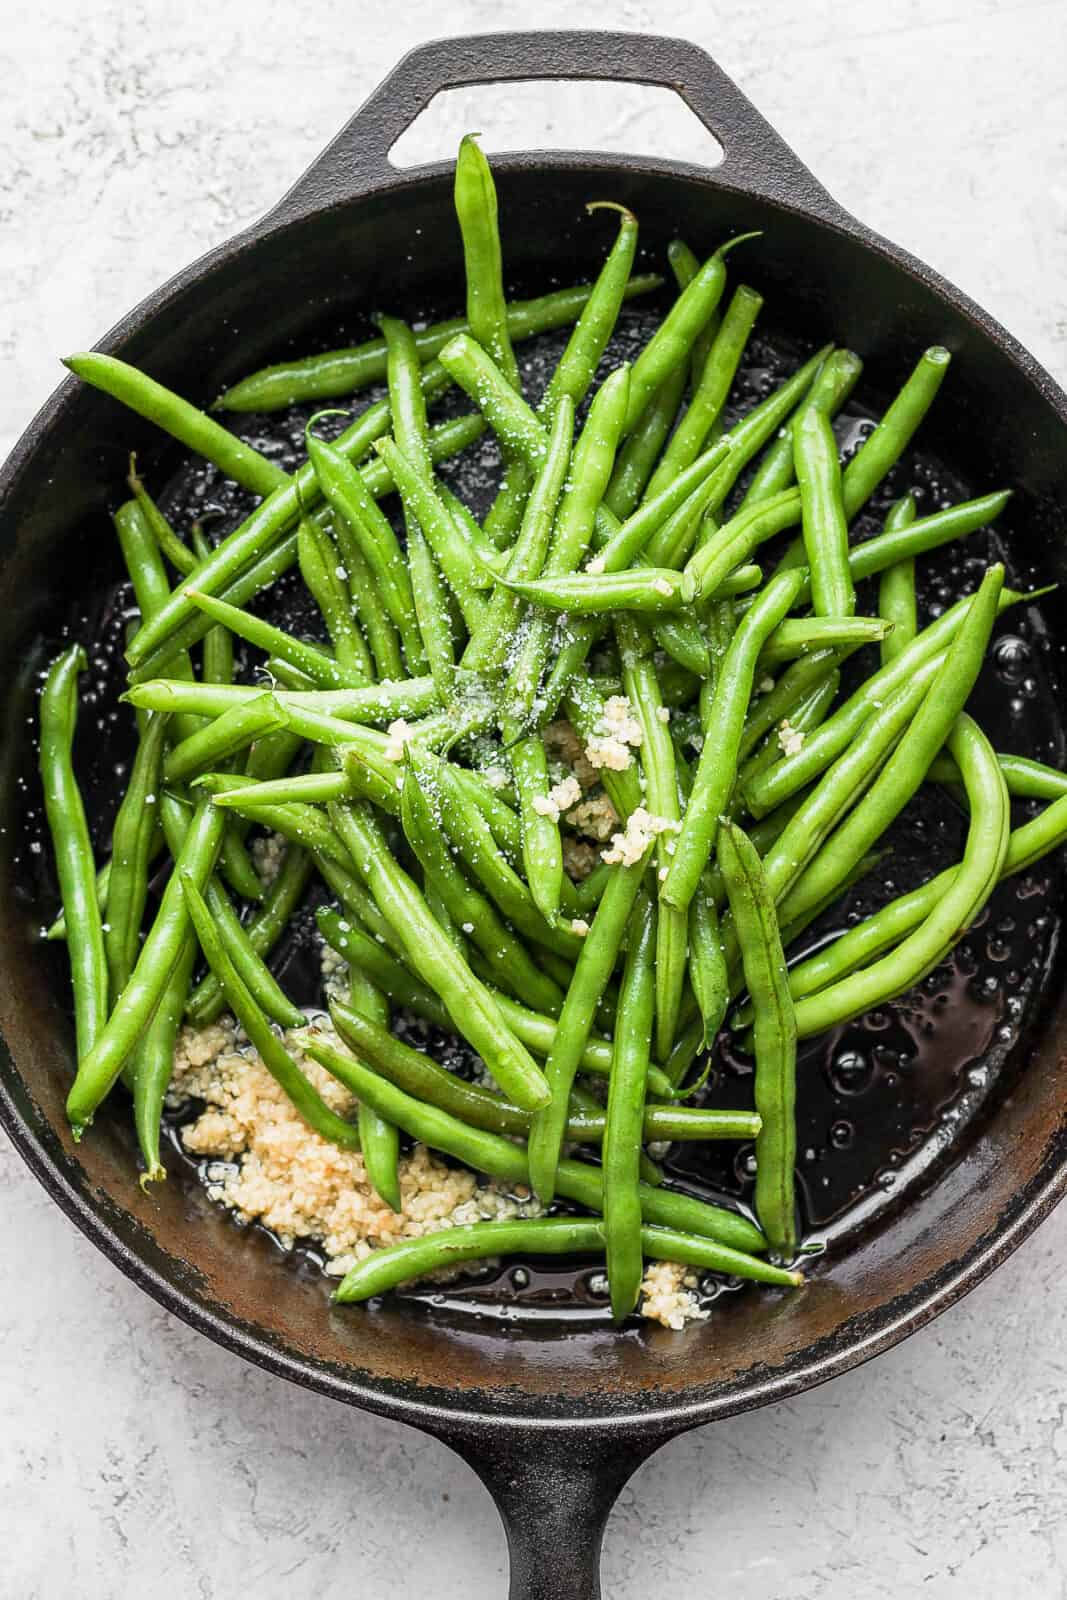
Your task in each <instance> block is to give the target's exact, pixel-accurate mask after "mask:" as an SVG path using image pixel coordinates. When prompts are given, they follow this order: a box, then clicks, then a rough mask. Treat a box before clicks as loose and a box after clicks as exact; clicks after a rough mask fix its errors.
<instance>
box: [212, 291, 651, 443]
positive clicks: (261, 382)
mask: <svg viewBox="0 0 1067 1600" xmlns="http://www.w3.org/2000/svg"><path fill="white" fill-rule="evenodd" d="M662 283H663V279H662V278H661V277H659V276H658V275H657V274H656V273H653V272H646V273H640V274H638V275H637V276H635V277H633V278H631V279H630V281H629V283H628V284H627V285H626V290H625V295H624V298H625V299H627V300H631V299H635V298H636V297H637V296H639V295H644V294H650V293H652V292H653V291H654V290H656V289H658V288H660V286H661V285H662ZM592 292H593V285H592V284H585V283H582V284H575V285H574V286H573V287H571V288H568V289H556V290H554V291H553V293H551V294H546V295H539V296H538V297H537V298H536V299H533V300H512V301H511V302H510V303H509V304H508V306H507V308H506V310H507V323H508V334H509V337H510V338H511V339H512V341H515V340H523V339H530V338H533V337H534V336H535V335H536V334H539V333H551V332H552V331H553V330H555V329H556V328H565V327H567V326H568V324H569V323H572V322H574V321H575V319H576V318H577V317H578V316H579V315H580V314H581V311H582V308H583V307H584V306H585V305H586V304H587V303H588V301H589V297H590V295H591V294H592ZM469 332H470V324H469V323H468V322H467V319H466V318H465V317H453V318H452V319H451V320H450V321H448V322H436V323H431V324H430V326H429V327H428V328H423V329H420V330H419V331H417V332H416V334H415V342H416V344H417V345H418V350H419V359H420V361H429V360H431V359H432V358H433V357H434V356H436V355H437V354H438V352H439V351H440V350H441V348H442V347H443V346H444V345H446V344H447V343H448V341H449V340H450V339H451V338H453V337H454V336H455V334H457V333H469ZM384 377H385V340H384V339H369V340H368V341H367V342H366V344H362V345H355V346H353V347H352V348H350V349H347V350H328V351H325V352H324V353H323V354H322V355H314V356H307V357H305V358H304V359H303V360H300V361H284V362H281V363H279V364H278V365H276V366H271V367H264V368H262V369H261V370H260V371H259V372H254V373H252V374H251V375H250V376H249V377H247V378H243V379H242V380H241V381H240V383H236V384H234V385H233V387H232V388H230V389H227V390H226V391H225V393H223V394H222V395H220V396H219V398H218V400H216V402H215V407H216V408H217V409H224V410H229V411H283V410H285V409H286V408H287V407H289V406H292V405H299V404H301V403H302V402H303V401H306V400H334V399H337V398H338V397H339V396H342V395H349V394H352V393H353V392H355V391H356V390H358V389H364V388H366V387H367V386H368V385H369V384H372V383H377V382H378V381H379V380H380V379H382V378H384Z"/></svg>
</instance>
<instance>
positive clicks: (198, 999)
mask: <svg viewBox="0 0 1067 1600" xmlns="http://www.w3.org/2000/svg"><path fill="white" fill-rule="evenodd" d="M220 798H221V797H220ZM312 866H313V863H312V860H311V857H310V856H309V855H308V853H307V851H306V850H303V849H301V847H300V846H299V845H293V844H290V845H289V846H288V847H287V849H286V852H285V858H284V860H283V861H282V864H281V867H280V868H279V870H278V875H277V877H276V878H275V879H274V881H273V883H271V884H270V885H269V886H268V888H267V892H266V894H265V895H264V897H263V904H262V905H261V906H260V907H259V909H258V910H257V911H256V913H255V915H254V916H252V917H250V918H249V920H248V922H246V923H245V924H244V933H245V936H246V938H247V940H248V943H249V944H250V945H251V947H252V949H253V950H254V952H255V953H256V955H257V956H262V957H264V958H265V957H266V956H268V955H269V954H270V952H271V950H273V948H274V946H275V945H276V944H277V942H278V940H279V939H280V938H281V936H282V934H283V933H284V932H285V930H286V928H287V927H288V926H289V922H290V920H291V918H292V916H293V913H294V912H295V911H296V909H297V907H298V906H299V904H300V902H301V900H302V899H303V898H304V892H305V890H306V889H307V886H308V883H309V882H310V879H311V873H312ZM188 988H189V985H188V981H186V985H185V988H184V989H183V990H182V994H181V1005H183V1006H184V1007H185V1014H186V1016H187V1017H188V1018H189V1021H190V1022H192V1023H194V1024H195V1025H196V1026H197V1027H201V1028H203V1027H206V1026H207V1024H208V1023H210V1022H214V1021H215V1020H216V1018H217V1017H219V1016H220V1015H221V1014H222V1011H223V1008H224V1006H225V1003H226V1002H225V996H224V995H223V992H222V985H221V984H220V983H219V981H218V979H217V978H216V977H215V975H214V973H209V974H208V975H207V977H205V978H204V979H202V980H201V982H200V983H198V984H197V986H196V988H195V989H194V990H193V992H192V993H191V994H188ZM187 994H188V999H186V996H187Z"/></svg>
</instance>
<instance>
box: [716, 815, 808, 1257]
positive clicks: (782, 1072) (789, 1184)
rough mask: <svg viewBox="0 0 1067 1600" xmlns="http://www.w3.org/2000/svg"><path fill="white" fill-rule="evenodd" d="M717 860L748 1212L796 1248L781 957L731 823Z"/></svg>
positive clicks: (793, 1041)
mask: <svg viewBox="0 0 1067 1600" xmlns="http://www.w3.org/2000/svg"><path fill="white" fill-rule="evenodd" d="M718 858H719V866H720V868H721V869H722V875H723V878H724V879H725V882H726V890H727V894H728V895H729V899H730V911H731V914H732V916H733V922H734V927H735V928H736V930H737V933H738V936H739V939H740V944H741V955H742V959H743V961H744V968H745V982H746V984H747V985H748V991H749V994H750V995H751V997H752V1007H753V1033H754V1039H755V1054H756V1072H755V1081H754V1086H753V1087H754V1093H755V1100H756V1111H757V1112H758V1114H759V1117H760V1119H761V1123H762V1126H761V1128H760V1131H759V1133H758V1134H757V1136H756V1215H757V1217H758V1218H759V1222H760V1226H761V1227H762V1229H763V1231H764V1233H765V1234H766V1235H767V1239H768V1241H769V1243H770V1245H771V1248H772V1249H773V1250H776V1251H777V1252H778V1254H779V1255H781V1256H784V1257H785V1258H786V1260H788V1259H790V1258H791V1257H792V1256H793V1254H794V1253H795V1250H796V1238H797V1235H796V1199H795V1194H794V1183H795V1178H794V1169H795V1166H796V1138H797V1135H796V1053H797V1026H796V1018H795V1015H794V1008H793V1000H792V996H791V995H790V993H789V985H788V982H787V981H786V965H785V956H784V955H783V953H782V941H781V935H780V933H779V930H778V921H777V918H776V916H775V912H774V899H773V897H772V895H771V893H770V891H769V889H768V887H767V882H766V879H765V877H764V873H763V868H762V865H761V863H760V858H759V855H758V853H757V851H756V849H755V846H754V845H753V844H752V842H751V841H750V840H749V839H748V838H747V837H746V836H745V834H744V833H742V831H741V829H740V828H739V827H738V826H737V825H736V823H733V822H730V821H728V820H727V819H726V818H724V819H723V821H722V824H721V826H720V829H719V835H718Z"/></svg>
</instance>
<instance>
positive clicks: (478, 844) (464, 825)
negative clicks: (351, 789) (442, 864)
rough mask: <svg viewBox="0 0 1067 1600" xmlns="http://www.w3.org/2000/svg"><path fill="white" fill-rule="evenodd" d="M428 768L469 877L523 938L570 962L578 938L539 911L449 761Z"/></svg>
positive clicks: (573, 955)
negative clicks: (440, 795)
mask: <svg viewBox="0 0 1067 1600" xmlns="http://www.w3.org/2000/svg"><path fill="white" fill-rule="evenodd" d="M431 768H432V771H433V773H434V776H435V777H436V781H437V784H438V787H439V788H440V790H441V793H442V800H443V803H442V821H443V823H444V826H445V829H446V831H447V832H448V834H449V837H450V838H451V840H452V843H453V844H454V845H455V847H456V849H457V851H458V852H459V855H460V856H461V857H462V859H463V861H464V862H465V864H466V866H467V867H468V869H469V870H470V872H471V873H472V875H473V876H474V877H475V878H476V879H477V880H478V882H479V883H480V884H481V885H482V888H483V889H484V890H485V892H486V893H487V894H488V895H489V897H490V899H491V900H493V901H494V902H495V904H496V905H497V906H498V907H499V909H500V910H501V911H502V912H503V914H504V916H505V917H506V918H507V920H508V921H509V922H510V923H511V925H512V927H513V928H514V929H515V930H516V932H518V933H520V934H521V935H522V936H523V938H524V939H532V940H533V941H534V942H535V943H536V944H538V945H541V946H542V947H543V948H544V949H546V950H551V951H554V952H555V953H556V954H558V955H561V956H563V957H564V958H565V959H569V960H571V961H573V960H574V959H575V957H576V956H577V954H578V952H579V951H580V950H581V940H580V938H579V937H578V936H577V935H576V934H574V933H571V932H570V931H569V930H567V929H565V928H564V926H563V925H562V923H557V924H556V925H555V926H553V925H552V924H550V923H549V922H548V921H547V920H546V918H545V917H544V916H543V915H542V913H541V911H540V910H538V908H537V905H536V904H535V902H534V899H533V896H532V894H531V893H530V890H529V888H528V887H527V885H526V884H525V883H524V882H523V880H522V879H521V878H520V877H519V875H518V873H516V872H515V871H514V870H513V869H512V867H511V866H510V864H509V863H508V861H507V860H506V859H505V857H504V855H503V854H502V853H501V851H500V848H499V846H498V845H497V842H496V839H495V838H494V836H493V831H492V828H491V827H490V825H489V823H488V822H487V821H486V819H485V817H484V816H483V815H482V814H481V812H480V811H479V810H478V809H477V808H476V807H474V806H472V805H470V804H469V803H468V802H466V800H465V797H464V793H463V790H462V788H461V787H460V785H459V783H458V782H457V780H456V778H455V776H454V774H455V769H454V768H453V767H451V766H450V765H449V763H448V762H441V763H440V765H436V764H433V763H431Z"/></svg>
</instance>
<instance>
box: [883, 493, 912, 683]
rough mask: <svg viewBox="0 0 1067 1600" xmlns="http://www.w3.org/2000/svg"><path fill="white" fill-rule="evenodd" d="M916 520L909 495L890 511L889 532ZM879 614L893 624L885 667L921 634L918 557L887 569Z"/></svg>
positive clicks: (885, 651)
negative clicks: (917, 573) (917, 579)
mask: <svg viewBox="0 0 1067 1600" xmlns="http://www.w3.org/2000/svg"><path fill="white" fill-rule="evenodd" d="M914 521H915V501H914V499H913V497H912V496H911V495H910V494H907V495H905V496H904V498H903V499H902V500H897V501H896V502H895V504H894V505H892V506H890V508H889V515H888V516H887V517H886V519H885V528H886V532H887V533H892V532H893V531H894V530H895V529H897V528H906V527H908V526H909V524H911V523H912V522H914ZM878 614H879V616H882V617H884V618H885V619H886V621H887V622H891V623H892V625H893V631H892V632H891V633H888V634H886V636H885V638H884V639H883V640H882V665H883V667H885V666H888V665H889V663H890V662H891V661H892V660H893V659H894V657H895V656H898V655H899V654H900V652H901V651H902V650H904V649H905V648H906V647H907V646H908V645H909V644H910V643H911V641H912V640H913V639H914V637H915V635H916V634H917V633H918V631H919V623H918V618H917V615H916V601H915V557H914V556H911V557H909V558H908V559H906V560H904V561H898V562H896V564H895V565H894V566H892V567H886V569H885V571H884V572H883V573H882V578H881V582H880V583H879V585H878Z"/></svg>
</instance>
